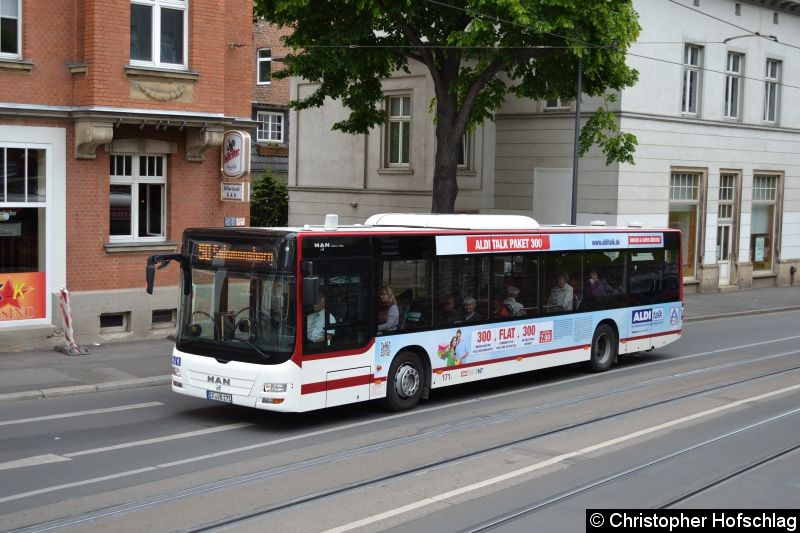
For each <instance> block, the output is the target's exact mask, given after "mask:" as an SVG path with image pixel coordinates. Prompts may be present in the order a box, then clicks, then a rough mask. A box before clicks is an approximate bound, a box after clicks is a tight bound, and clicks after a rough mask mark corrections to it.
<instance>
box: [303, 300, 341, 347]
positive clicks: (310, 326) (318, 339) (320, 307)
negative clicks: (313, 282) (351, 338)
mask: <svg viewBox="0 0 800 533" xmlns="http://www.w3.org/2000/svg"><path fill="white" fill-rule="evenodd" d="M312 311H313V312H312V313H309V315H308V317H307V318H306V337H308V340H310V341H311V342H313V343H315V344H330V342H331V339H332V338H333V335H334V333H335V331H334V330H332V329H329V330H328V331H327V333H326V332H325V296H324V295H323V294H322V293H320V294H319V295H317V303H315V304H314V305H313V307H312ZM328 324H336V319H335V318H333V315H332V314H331V313H328Z"/></svg>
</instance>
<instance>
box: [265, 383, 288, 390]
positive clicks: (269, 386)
mask: <svg viewBox="0 0 800 533" xmlns="http://www.w3.org/2000/svg"><path fill="white" fill-rule="evenodd" d="M264 392H286V383H264Z"/></svg>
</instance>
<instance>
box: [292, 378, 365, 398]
mask: <svg viewBox="0 0 800 533" xmlns="http://www.w3.org/2000/svg"><path fill="white" fill-rule="evenodd" d="M374 380H375V376H374V375H372V374H365V375H363V376H353V377H351V378H342V379H334V380H331V381H317V382H316V383H304V384H303V386H302V387H300V394H314V393H317V392H325V391H329V390H336V389H346V388H348V387H358V386H360V385H369V384H370V383H372V382H373V381H374Z"/></svg>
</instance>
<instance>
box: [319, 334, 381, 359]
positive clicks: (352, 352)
mask: <svg viewBox="0 0 800 533" xmlns="http://www.w3.org/2000/svg"><path fill="white" fill-rule="evenodd" d="M373 346H375V339H374V338H373V339H371V340H370V341H369V344H367V345H365V346H362V347H361V348H355V349H353V350H342V351H338V352H325V353H314V354H303V361H318V360H320V359H331V358H334V357H345V356H348V355H364V354H365V353H367V352H368V351H370V350H371V349H372V347H373Z"/></svg>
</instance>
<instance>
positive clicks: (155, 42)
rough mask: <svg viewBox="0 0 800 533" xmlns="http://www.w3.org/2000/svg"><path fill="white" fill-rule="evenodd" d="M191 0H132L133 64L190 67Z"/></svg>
mask: <svg viewBox="0 0 800 533" xmlns="http://www.w3.org/2000/svg"><path fill="white" fill-rule="evenodd" d="M187 4H188V0H132V1H131V64H132V65H141V66H153V67H166V68H186V65H187V60H186V51H187V48H188V31H187V26H188V9H187V7H188V6H187Z"/></svg>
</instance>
